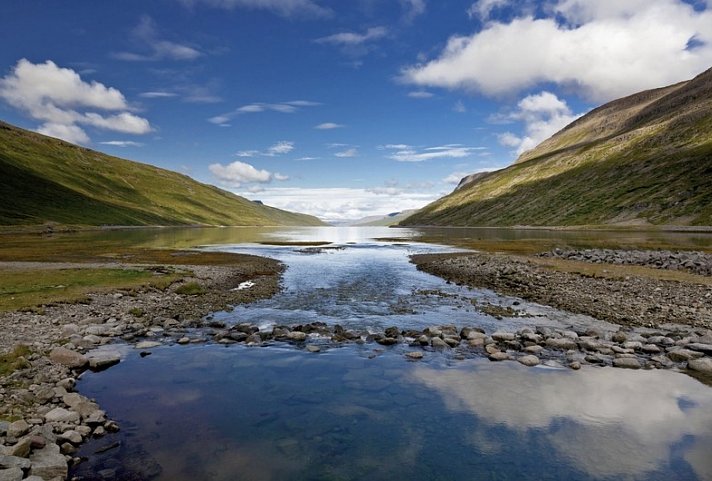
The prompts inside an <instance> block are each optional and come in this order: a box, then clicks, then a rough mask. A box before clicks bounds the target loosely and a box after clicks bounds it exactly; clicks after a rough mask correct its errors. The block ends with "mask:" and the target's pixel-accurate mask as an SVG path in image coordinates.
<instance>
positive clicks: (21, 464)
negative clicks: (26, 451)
mask: <svg viewBox="0 0 712 481" xmlns="http://www.w3.org/2000/svg"><path fill="white" fill-rule="evenodd" d="M11 468H19V469H29V468H30V460H29V459H25V458H20V457H17V456H6V455H4V454H0V469H11Z"/></svg>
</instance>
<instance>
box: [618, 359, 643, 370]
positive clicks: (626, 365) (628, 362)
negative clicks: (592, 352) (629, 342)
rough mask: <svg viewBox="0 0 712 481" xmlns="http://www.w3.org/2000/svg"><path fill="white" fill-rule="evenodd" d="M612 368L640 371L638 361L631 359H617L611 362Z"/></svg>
mask: <svg viewBox="0 0 712 481" xmlns="http://www.w3.org/2000/svg"><path fill="white" fill-rule="evenodd" d="M613 367H620V368H623V369H640V361H638V359H636V358H633V357H617V358H615V359H614V360H613Z"/></svg>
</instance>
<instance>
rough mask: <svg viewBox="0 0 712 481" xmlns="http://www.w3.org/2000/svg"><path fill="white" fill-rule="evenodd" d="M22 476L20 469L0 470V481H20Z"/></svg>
mask: <svg viewBox="0 0 712 481" xmlns="http://www.w3.org/2000/svg"><path fill="white" fill-rule="evenodd" d="M22 476H23V473H22V470H21V469H20V468H8V469H0V481H22Z"/></svg>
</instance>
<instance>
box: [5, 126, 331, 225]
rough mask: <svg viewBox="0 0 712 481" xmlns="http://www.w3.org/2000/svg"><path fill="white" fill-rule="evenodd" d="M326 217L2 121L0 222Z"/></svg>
mask: <svg viewBox="0 0 712 481" xmlns="http://www.w3.org/2000/svg"><path fill="white" fill-rule="evenodd" d="M46 222H56V223H60V224H73V225H131V226H135V225H322V222H321V221H320V220H319V219H317V218H315V217H311V216H307V215H303V214H296V213H293V212H286V211H283V210H279V209H275V208H272V207H267V206H264V205H261V204H258V203H255V202H252V201H250V200H248V199H245V198H243V197H239V196H237V195H234V194H232V193H230V192H226V191H224V190H221V189H218V188H217V187H213V186H210V185H206V184H201V183H199V182H196V181H195V180H193V179H191V178H190V177H188V176H185V175H182V174H179V173H176V172H171V171H169V170H165V169H160V168H158V167H154V166H152V165H147V164H142V163H138V162H132V161H129V160H124V159H120V158H117V157H112V156H109V155H106V154H102V153H100V152H96V151H93V150H90V149H87V148H84V147H79V146H76V145H73V144H69V143H67V142H63V141H61V140H58V139H55V138H51V137H46V136H44V135H40V134H37V133H34V132H29V131H27V130H23V129H20V128H17V127H14V126H12V125H9V124H7V123H4V122H0V225H15V224H43V223H46Z"/></svg>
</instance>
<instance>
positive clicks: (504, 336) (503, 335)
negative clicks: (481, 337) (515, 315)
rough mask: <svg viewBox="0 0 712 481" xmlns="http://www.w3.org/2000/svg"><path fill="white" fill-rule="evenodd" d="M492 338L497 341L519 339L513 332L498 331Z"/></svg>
mask: <svg viewBox="0 0 712 481" xmlns="http://www.w3.org/2000/svg"><path fill="white" fill-rule="evenodd" d="M491 337H492V339H494V340H495V341H513V340H515V339H516V338H517V335H516V334H514V333H513V332H503V331H497V332H495V333H492V336H491Z"/></svg>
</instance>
